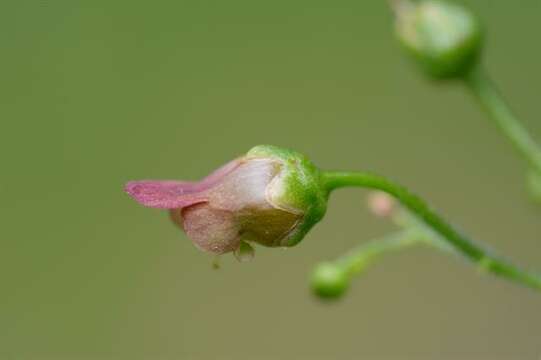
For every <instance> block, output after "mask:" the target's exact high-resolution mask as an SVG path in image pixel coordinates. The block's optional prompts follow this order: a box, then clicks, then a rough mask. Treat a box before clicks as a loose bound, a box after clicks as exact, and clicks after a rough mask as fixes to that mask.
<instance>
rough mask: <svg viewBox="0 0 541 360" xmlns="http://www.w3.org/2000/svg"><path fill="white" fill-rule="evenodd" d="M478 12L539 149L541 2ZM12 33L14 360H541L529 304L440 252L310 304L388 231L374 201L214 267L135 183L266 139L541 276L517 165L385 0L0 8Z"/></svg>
mask: <svg viewBox="0 0 541 360" xmlns="http://www.w3.org/2000/svg"><path fill="white" fill-rule="evenodd" d="M466 3H467V4H468V5H469V6H471V7H472V8H473V9H474V10H476V11H477V12H478V13H479V14H480V15H481V18H482V19H483V21H484V22H485V25H486V26H487V28H489V29H490V31H489V37H488V44H487V47H486V58H485V62H486V64H487V66H488V68H489V69H490V70H491V71H492V72H493V73H494V74H495V78H496V81H497V82H498V84H499V85H500V86H501V87H502V88H503V89H504V92H505V94H506V96H507V98H508V99H510V100H511V102H512V103H513V105H514V107H515V109H517V112H518V114H519V115H520V116H521V117H522V118H523V119H524V121H525V124H526V125H527V127H528V128H529V129H531V131H532V132H533V133H534V134H536V135H537V138H538V139H539V138H540V137H541V136H540V135H541V122H539V121H538V120H539V113H540V110H539V99H540V98H539V86H538V85H539V84H540V83H541V71H539V64H540V63H541V46H540V43H539V39H538V38H539V34H540V32H541V28H540V25H539V24H540V23H539V19H540V16H541V2H539V0H520V1H516V2H505V1H494V0H477V1H474V0H472V1H467V2H466ZM0 21H1V24H2V25H1V29H2V31H1V32H0V39H1V44H2V45H1V46H2V54H1V57H0V65H1V68H0V69H1V70H0V72H1V81H2V86H1V87H0V91H1V96H0V101H1V109H0V113H1V120H0V160H1V170H0V174H1V175H0V196H1V199H2V200H1V205H0V218H1V219H2V220H1V228H0V241H1V248H0V358H1V359H362V358H366V359H532V360H537V359H539V358H540V357H541V296H540V295H539V294H536V293H534V292H533V291H530V290H527V289H524V288H521V287H518V286H516V285H514V284H511V283H507V282H504V281H501V280H498V279H495V278H493V277H489V276H479V274H478V271H477V270H476V269H475V268H473V267H471V266H469V265H468V264H466V263H465V262H463V261H461V260H457V259H453V258H449V257H444V256H442V255H441V254H438V253H436V252H433V251H430V250H422V249H419V250H410V251H407V252H404V253H402V254H399V255H394V256H392V258H391V257H389V258H387V259H386V260H385V261H383V262H382V263H380V264H378V265H377V266H375V267H374V268H372V269H370V271H368V272H367V273H366V274H365V275H364V276H362V277H360V278H358V279H356V281H355V282H354V284H353V287H352V289H351V291H350V293H349V294H348V296H347V297H346V298H345V299H344V300H343V301H341V302H339V303H336V304H332V305H331V304H322V303H320V302H318V301H317V300H316V299H314V298H313V297H312V296H311V294H310V293H309V292H308V289H307V277H308V274H309V272H310V270H311V268H312V267H313V265H314V264H315V263H317V262H318V261H321V260H323V259H332V258H334V257H336V256H338V255H340V254H342V253H343V252H345V251H346V250H347V249H349V248H350V247H352V246H354V245H357V244H360V243H362V242H363V241H367V240H369V239H370V238H372V237H375V236H378V235H381V234H384V233H385V232H387V231H390V230H392V226H391V225H389V224H387V223H386V222H384V221H382V220H378V219H376V218H374V217H373V216H371V215H370V214H369V213H368V211H367V210H366V207H365V205H364V204H365V197H366V192H363V191H359V190H344V191H342V192H340V193H338V194H336V195H335V196H333V199H332V202H331V204H330V208H329V212H328V215H327V216H326V218H325V220H324V221H323V222H322V223H321V224H319V225H318V226H317V227H316V228H315V229H314V230H313V231H312V232H311V233H310V234H309V236H308V237H307V238H306V239H305V240H304V241H303V242H302V243H301V244H300V245H299V246H298V247H295V248H293V249H289V250H287V251H283V250H279V249H265V248H258V249H257V254H256V258H255V260H254V261H253V262H251V263H248V264H239V263H237V262H236V261H235V260H234V259H233V258H232V257H231V256H227V257H226V258H224V259H223V264H222V269H221V270H219V271H213V270H212V268H211V261H212V258H211V257H209V256H208V255H206V254H203V253H201V252H199V251H197V250H196V249H195V248H194V247H193V246H192V244H191V243H190V241H189V240H188V239H187V238H186V237H185V235H184V234H183V233H181V232H180V231H179V230H178V229H177V228H176V227H174V226H173V225H171V224H170V222H169V220H168V218H167V216H166V214H164V213H162V212H160V211H157V210H151V209H146V208H143V207H141V206H139V205H137V204H136V203H135V202H134V201H132V200H131V199H129V198H128V196H126V195H125V194H124V193H123V192H122V186H123V184H124V183H125V182H126V181H127V180H131V179H140V178H174V179H175V178H179V179H180V178H182V179H197V178H200V177H202V176H204V175H206V174H207V173H208V172H209V171H211V170H212V169H214V168H216V167H217V166H219V165H221V164H222V163H224V162H226V161H228V160H229V159H231V158H233V157H235V156H237V155H239V154H242V153H243V152H245V151H247V150H248V149H249V148H250V147H251V146H253V145H256V144H261V143H270V144H275V145H280V146H286V147H290V148H294V149H296V150H299V151H302V152H304V153H306V154H308V155H309V156H310V157H311V158H312V159H313V160H314V161H315V162H316V163H317V164H319V165H320V166H321V167H324V168H340V169H366V170H372V171H377V172H380V173H383V174H386V175H389V176H391V177H393V178H394V179H396V180H398V181H400V182H402V183H404V184H406V185H408V186H409V187H411V188H412V189H414V190H415V191H416V192H418V193H420V194H422V195H423V196H424V197H425V198H426V199H428V200H429V201H430V202H431V203H432V204H434V206H435V207H437V208H438V209H440V210H442V212H443V213H444V214H445V215H446V216H447V217H448V218H449V219H451V220H452V221H453V222H454V223H455V224H458V225H459V226H460V227H461V228H462V229H464V230H465V231H467V232H468V233H469V234H471V235H472V236H474V237H475V238H478V239H480V240H482V241H484V242H486V243H488V244H490V245H491V246H493V247H494V248H497V249H499V250H500V252H502V253H504V254H507V255H508V256H510V257H512V258H514V259H516V260H517V261H519V262H520V263H522V264H524V265H526V266H531V267H534V268H535V267H537V268H538V269H539V268H541V251H540V250H541V235H540V234H541V221H540V219H541V210H540V209H539V208H535V206H534V205H533V204H532V203H530V202H529V201H528V199H527V197H526V193H525V190H524V187H523V182H524V173H525V168H524V164H523V163H522V162H521V160H520V159H519V158H518V157H516V156H515V154H514V153H513V152H512V149H511V148H510V146H509V144H508V143H507V142H506V141H505V140H504V139H503V138H502V137H501V136H500V134H499V133H498V132H497V130H496V129H495V128H494V126H492V125H491V124H490V123H489V122H488V121H487V119H486V118H485V117H484V115H483V114H482V113H481V112H480V110H479V109H478V108H477V107H476V106H475V104H474V103H473V102H472V101H471V99H470V97H469V95H468V94H467V93H466V92H465V91H464V90H463V89H462V88H461V87H460V86H459V84H451V85H449V86H442V85H437V84H434V83H430V82H429V81H426V79H424V78H423V77H422V76H421V75H420V74H419V73H418V72H417V71H416V69H415V68H414V67H413V66H411V64H410V63H409V62H408V61H407V60H406V59H405V58H404V57H403V56H402V53H401V51H400V49H399V47H398V46H397V44H396V43H395V41H394V39H393V36H392V32H391V17H390V14H389V11H388V9H387V4H386V2H385V1H383V0H377V1H376V0H374V1H359V0H356V1H353V0H338V1H333V2H329V1H321V0H311V1H308V0H297V1H285V0H276V1H268V2H267V1H265V2H263V1H248V0H230V1H217V0H214V1H212V0H181V1H161V0H159V1H154V2H147V1H129V2H128V1H126V2H123V1H105V0H94V1H85V0H76V1H75V0H70V1H68V0H58V1H55V0H49V1H31V0H30V1H26V0H7V1H6V0H4V1H3V2H2V4H1V5H0Z"/></svg>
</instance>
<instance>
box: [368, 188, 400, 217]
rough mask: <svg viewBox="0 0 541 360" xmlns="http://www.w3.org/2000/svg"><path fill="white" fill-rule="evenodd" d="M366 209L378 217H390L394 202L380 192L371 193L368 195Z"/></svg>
mask: <svg viewBox="0 0 541 360" xmlns="http://www.w3.org/2000/svg"><path fill="white" fill-rule="evenodd" d="M368 208H369V209H370V211H371V212H372V213H373V214H374V215H376V216H379V217H390V216H392V215H393V212H394V210H395V200H394V199H393V198H392V197H391V196H390V195H388V194H387V193H384V192H382V191H372V192H370V194H369V195H368Z"/></svg>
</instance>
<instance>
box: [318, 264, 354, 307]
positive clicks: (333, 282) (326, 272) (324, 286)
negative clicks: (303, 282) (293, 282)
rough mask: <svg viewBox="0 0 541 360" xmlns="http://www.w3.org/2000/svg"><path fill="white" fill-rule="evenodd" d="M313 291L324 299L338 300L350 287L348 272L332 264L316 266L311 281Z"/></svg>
mask: <svg viewBox="0 0 541 360" xmlns="http://www.w3.org/2000/svg"><path fill="white" fill-rule="evenodd" d="M311 286H312V291H313V292H314V294H316V295H317V296H318V297H320V298H322V299H337V298H339V297H341V296H342V295H343V294H344V293H345V292H346V290H347V288H348V286H349V277H348V274H347V272H346V271H345V270H344V269H342V268H341V267H340V266H338V265H335V264H333V263H330V262H325V263H321V264H319V265H317V266H316V268H315V269H314V272H313V273H312V279H311Z"/></svg>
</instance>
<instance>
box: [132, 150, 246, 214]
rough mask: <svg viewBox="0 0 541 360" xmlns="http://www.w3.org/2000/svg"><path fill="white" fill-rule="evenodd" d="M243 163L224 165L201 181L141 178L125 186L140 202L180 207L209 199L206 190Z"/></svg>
mask: <svg viewBox="0 0 541 360" xmlns="http://www.w3.org/2000/svg"><path fill="white" fill-rule="evenodd" d="M240 164H241V161H240V160H239V159H237V160H233V161H231V162H229V163H227V164H226V165H224V166H222V167H221V168H219V169H218V170H216V171H214V172H213V173H212V174H210V175H209V176H207V177H206V178H204V179H203V180H201V181H199V182H183V181H175V180H139V181H130V182H128V183H127V184H126V186H125V187H124V190H125V191H126V193H128V195H130V196H131V197H132V198H134V199H135V200H136V201H137V202H138V203H140V204H142V205H144V206H147V207H152V208H158V209H179V208H184V207H187V206H191V205H194V204H197V203H201V202H205V201H207V200H208V199H207V197H206V195H205V191H206V190H208V189H210V188H212V187H213V186H214V185H215V184H217V183H219V182H220V180H221V179H222V178H223V177H224V176H226V175H227V174H229V173H230V172H231V171H233V170H234V169H236V168H237V167H238V166H239V165H240Z"/></svg>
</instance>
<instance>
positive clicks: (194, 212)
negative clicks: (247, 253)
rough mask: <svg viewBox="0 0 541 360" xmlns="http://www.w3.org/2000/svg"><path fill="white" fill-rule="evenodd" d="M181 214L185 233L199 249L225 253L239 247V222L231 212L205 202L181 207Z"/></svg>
mask: <svg viewBox="0 0 541 360" xmlns="http://www.w3.org/2000/svg"><path fill="white" fill-rule="evenodd" d="M181 216H182V227H183V228H184V231H185V232H186V235H188V237H189V238H190V239H191V240H192V241H193V243H194V244H195V246H197V247H198V248H199V249H201V250H203V251H207V252H210V253H214V254H225V253H227V252H230V251H234V250H235V249H236V248H238V247H239V244H240V236H239V224H238V222H237V221H236V220H235V219H234V216H233V213H231V212H229V211H226V210H220V209H214V208H212V206H211V205H210V204H208V203H205V204H197V205H194V206H190V207H188V208H185V209H183V210H182V215H181Z"/></svg>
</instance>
